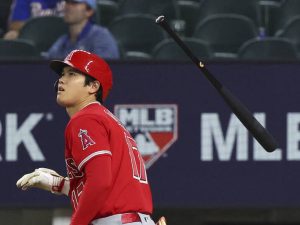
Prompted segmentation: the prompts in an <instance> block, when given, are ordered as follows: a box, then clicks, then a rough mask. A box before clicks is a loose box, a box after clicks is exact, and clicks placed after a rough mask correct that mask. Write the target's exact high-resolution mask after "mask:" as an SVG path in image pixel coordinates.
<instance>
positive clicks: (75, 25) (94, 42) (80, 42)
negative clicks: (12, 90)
mask: <svg viewBox="0 0 300 225" xmlns="http://www.w3.org/2000/svg"><path fill="white" fill-rule="evenodd" d="M65 2H66V4H65V10H64V21H65V22H66V24H67V25H68V29H69V32H68V34H65V35H62V36H61V37H59V38H58V39H57V41H56V42H55V43H54V44H53V45H52V46H51V47H50V49H49V50H48V52H46V53H45V55H44V56H45V57H46V58H48V59H53V58H58V59H63V58H65V57H66V55H67V54H68V53H69V52H70V51H72V50H74V49H81V50H86V51H89V52H92V53H94V54H97V55H99V56H101V57H102V58H105V59H118V58H119V49H118V45H117V42H116V40H115V38H114V37H113V35H112V34H111V33H110V32H109V30H108V29H107V28H105V27H102V26H99V25H96V24H94V23H93V22H92V17H93V15H94V13H95V11H96V0H66V1H65Z"/></svg>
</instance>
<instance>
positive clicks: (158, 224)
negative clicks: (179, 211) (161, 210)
mask: <svg viewBox="0 0 300 225" xmlns="http://www.w3.org/2000/svg"><path fill="white" fill-rule="evenodd" d="M155 225H167V221H166V218H165V217H164V216H162V217H160V218H159V220H158V221H157V222H156V224H155Z"/></svg>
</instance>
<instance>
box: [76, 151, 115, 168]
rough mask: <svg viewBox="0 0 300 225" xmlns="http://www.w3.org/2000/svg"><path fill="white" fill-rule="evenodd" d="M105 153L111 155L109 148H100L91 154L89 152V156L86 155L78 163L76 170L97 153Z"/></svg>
mask: <svg viewBox="0 0 300 225" xmlns="http://www.w3.org/2000/svg"><path fill="white" fill-rule="evenodd" d="M105 154H108V155H112V154H111V151H109V150H101V151H97V152H94V153H92V154H90V155H89V156H87V157H86V158H84V159H83V160H82V161H81V163H80V164H79V165H78V170H81V168H82V167H83V165H84V164H85V163H86V162H87V161H89V160H90V159H91V158H93V157H95V156H97V155H105Z"/></svg>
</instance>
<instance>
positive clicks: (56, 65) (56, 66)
mask: <svg viewBox="0 0 300 225" xmlns="http://www.w3.org/2000/svg"><path fill="white" fill-rule="evenodd" d="M66 66H71V67H73V65H71V64H70V63H68V62H64V61H60V60H52V61H51V62H50V68H51V69H52V70H53V71H54V72H55V73H56V74H58V75H59V76H60V75H61V73H62V71H63V69H64V67H66Z"/></svg>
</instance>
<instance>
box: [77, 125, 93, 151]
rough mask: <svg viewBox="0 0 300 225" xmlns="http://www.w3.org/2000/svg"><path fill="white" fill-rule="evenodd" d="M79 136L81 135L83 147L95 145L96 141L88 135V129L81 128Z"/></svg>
mask: <svg viewBox="0 0 300 225" xmlns="http://www.w3.org/2000/svg"><path fill="white" fill-rule="evenodd" d="M78 137H80V140H81V144H82V149H83V150H85V149H86V148H87V147H89V146H90V145H94V144H95V143H96V142H94V141H93V139H92V138H91V137H90V136H89V135H88V132H87V130H82V129H80V130H79V133H78Z"/></svg>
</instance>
